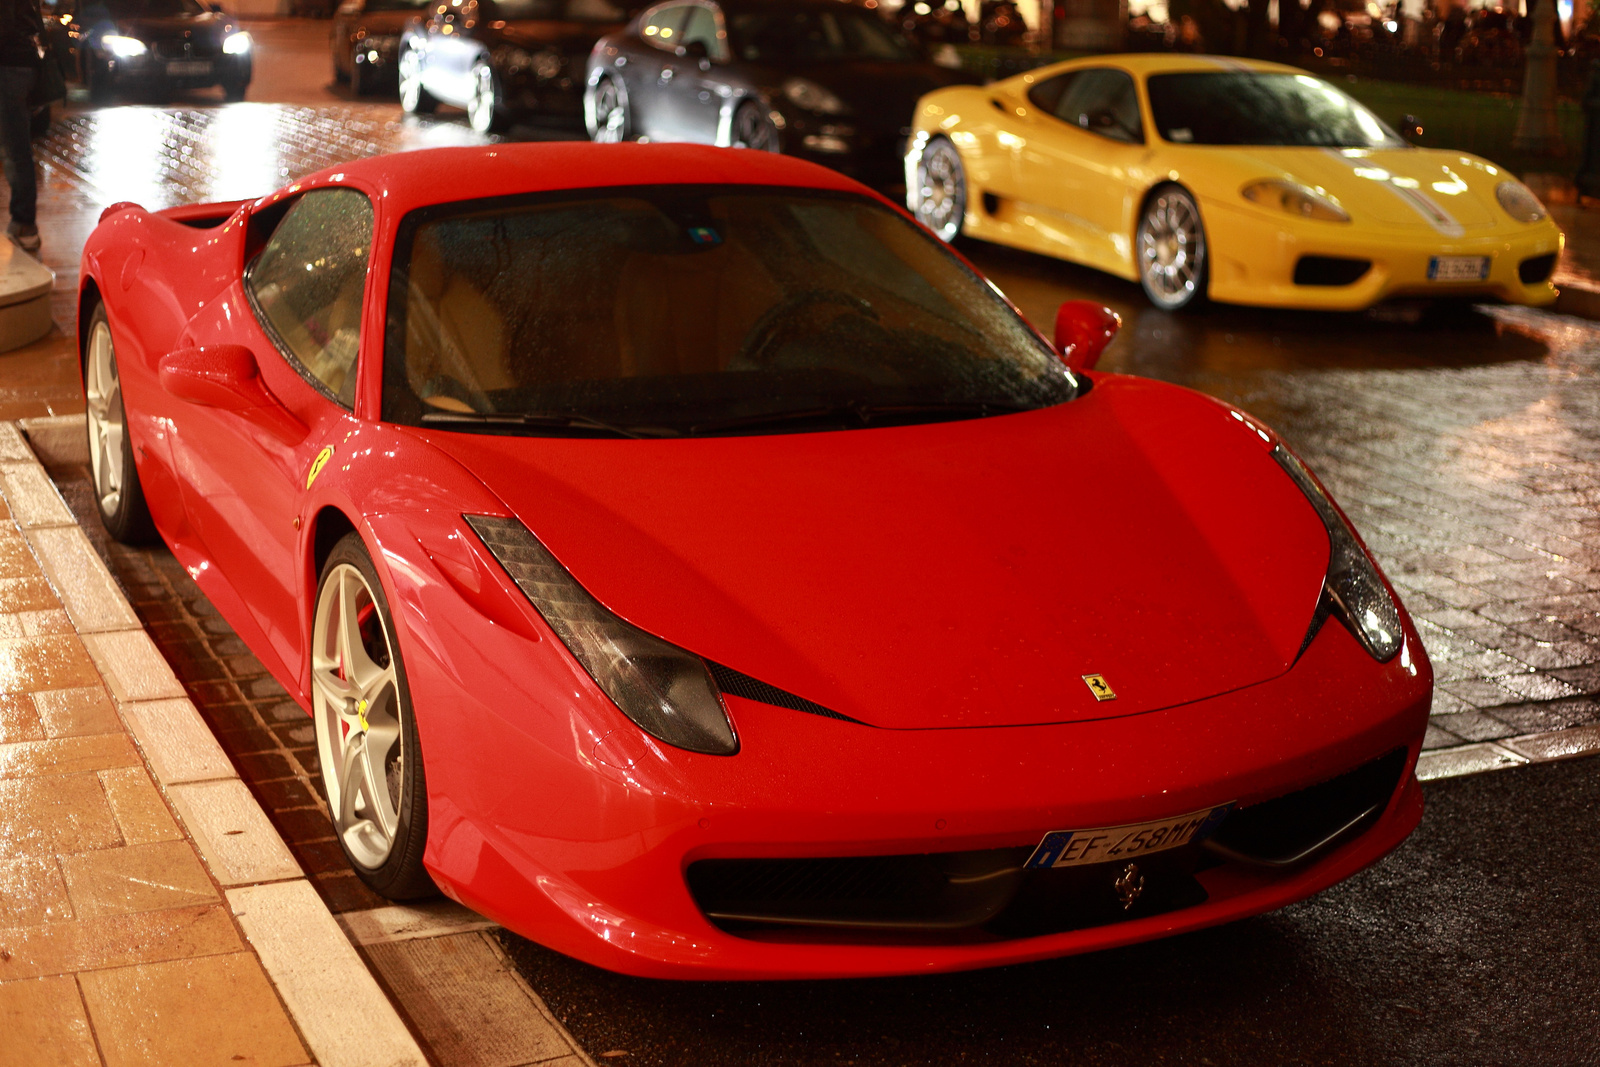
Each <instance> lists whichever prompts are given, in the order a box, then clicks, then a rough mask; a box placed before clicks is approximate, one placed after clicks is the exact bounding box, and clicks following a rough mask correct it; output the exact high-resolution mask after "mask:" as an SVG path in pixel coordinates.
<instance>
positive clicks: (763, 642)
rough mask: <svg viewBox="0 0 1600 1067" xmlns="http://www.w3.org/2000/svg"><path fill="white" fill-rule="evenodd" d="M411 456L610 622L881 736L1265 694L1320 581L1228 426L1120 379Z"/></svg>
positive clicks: (1306, 525)
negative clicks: (473, 498) (1257, 688)
mask: <svg viewBox="0 0 1600 1067" xmlns="http://www.w3.org/2000/svg"><path fill="white" fill-rule="evenodd" d="M423 436H425V437H426V438H427V439H429V440H430V441H432V442H433V443H434V444H435V445H437V446H438V447H440V448H442V449H444V450H445V451H447V452H449V453H450V454H451V455H453V456H455V457H456V458H457V459H459V460H460V461H462V462H463V463H464V464H465V465H466V466H467V467H468V468H469V469H471V470H472V471H474V472H476V473H477V475H478V476H479V477H481V478H482V479H483V480H484V482H485V483H486V484H487V485H488V486H489V487H490V488H491V489H492V490H494V491H495V492H496V493H497V494H498V495H499V496H500V498H501V499H502V500H504V501H505V503H506V504H507V506H509V507H510V508H511V510H512V511H514V512H515V513H516V514H517V515H518V516H519V517H520V518H521V519H522V520H523V521H524V522H525V523H526V524H527V525H528V527H529V528H530V529H531V530H533V532H534V533H535V534H537V535H538V536H539V538H540V539H541V540H542V541H543V542H544V543H545V545H546V546H548V547H549V548H550V550H551V551H552V552H553V553H554V554H555V555H556V557H557V558H559V559H560V560H561V561H562V562H563V563H564V564H566V566H567V567H568V568H569V569H570V570H571V572H572V573H573V575H574V576H575V577H576V578H577V579H578V581H580V582H582V583H583V585H584V586H585V587H586V588H588V589H589V590H590V592H592V593H593V594H594V595H595V596H597V597H598V598H599V599H600V600H601V601H603V602H604V603H605V604H606V605H607V606H608V607H610V608H611V609H612V610H613V611H615V612H616V613H617V614H619V615H621V616H623V617H624V618H627V619H629V620H630V621H632V622H633V623H635V624H636V625H638V626H641V627H643V628H644V629H646V630H649V631H651V632H653V633H656V634H658V635H660V636H662V637H664V638H667V639H668V640H671V641H674V642H676V643H678V644H680V645H682V646H683V647H685V648H688V649H690V650H692V651H694V652H696V653H698V654H699V655H701V656H704V657H707V658H709V659H712V660H715V661H718V662H720V663H722V664H723V665H725V666H727V667H731V668H733V669H735V670H738V671H742V672H744V673H745V674H748V675H751V676H753V677H755V678H757V679H759V680H761V681H763V682H767V683H769V684H771V685H775V686H779V687H781V688H783V689H787V690H789V691H790V692H792V693H795V694H797V695H799V696H802V697H804V698H806V699H807V700H811V701H815V702H816V703H819V704H823V705H825V706H827V707H830V708H832V709H834V710H836V711H839V712H842V713H843V714H845V715H849V716H851V717H853V718H856V719H860V720H862V721H864V722H867V723H871V724H873V725H876V726H881V727H891V728H923V727H954V726H978V725H984V726H1002V725H1019V724H1025V723H1045V722H1060V721H1067V720H1075V719H1090V718H1105V717H1108V716H1112V715H1123V714H1134V713H1137V712H1142V711H1149V710H1153V709H1156V708H1161V707H1167V706H1171V705H1174V704H1180V703H1184V702H1187V701H1191V700H1196V699H1199V698H1202V697H1206V696H1211V695H1213V694H1216V693H1220V692H1225V691H1227V690H1231V689H1236V688H1239V687H1241V686H1245V685H1249V684H1252V683H1255V682H1260V681H1263V680H1265V679H1267V678H1271V677H1274V676H1276V675H1278V674H1281V673H1282V672H1283V671H1284V670H1286V669H1287V668H1288V667H1289V665H1290V664H1291V663H1292V662H1293V661H1294V658H1295V656H1296V653H1297V651H1298V649H1299V647H1300V644H1301V642H1302V640H1303V639H1304V637H1305V633H1306V629H1307V626H1308V625H1309V623H1310V621H1311V617H1312V613H1313V611H1314V608H1315V605H1316V600H1317V596H1318V593H1319V591H1320V589H1321V583H1322V578H1323V574H1324V572H1325V570H1326V567H1327V562H1328V540H1327V536H1326V534H1325V532H1324V531H1323V529H1322V526H1321V523H1320V521H1319V520H1318V518H1317V516H1316V514H1315V512H1314V511H1313V510H1312V508H1311V507H1310V505H1309V504H1308V503H1306V501H1305V498H1304V497H1303V496H1302V495H1301V494H1300V492H1299V490H1298V489H1297V488H1296V487H1295V486H1294V484H1293V483H1292V482H1291V481H1290V480H1289V479H1288V477H1286V476H1285V475H1284V474H1283V472H1282V471H1281V469H1280V468H1279V467H1278V465H1277V464H1276V463H1275V462H1273V461H1272V459H1271V458H1270V456H1269V455H1268V452H1267V449H1266V446H1264V445H1263V443H1262V440H1261V439H1260V438H1259V437H1258V436H1257V435H1256V434H1255V433H1254V432H1253V431H1251V430H1250V429H1248V428H1247V427H1246V426H1245V425H1244V424H1243V423H1241V422H1239V421H1238V420H1236V419H1234V418H1232V417H1231V416H1230V415H1229V413H1228V412H1227V411H1226V410H1225V409H1223V408H1222V407H1221V406H1219V405H1217V404H1214V403H1212V402H1210V401H1207V400H1205V399H1203V398H1200V397H1198V396H1196V395H1194V394H1189V393H1186V392H1185V391H1183V390H1179V389H1175V388H1173V387H1170V386H1164V385H1160V384H1157V383H1153V382H1146V381H1141V380H1138V379H1128V378H1116V377H1108V378H1104V379H1101V380H1100V381H1099V383H1098V384H1097V386H1096V387H1095V388H1094V389H1093V390H1092V391H1091V392H1089V393H1088V394H1087V395H1085V396H1083V397H1080V398H1079V399H1077V400H1075V401H1072V402H1070V403H1067V404H1063V405H1060V406H1058V407H1055V408H1050V409H1046V410H1042V411H1035V412H1027V413H1023V414H1017V415H1007V416H1002V417H997V418H989V419H980V420H971V421H963V422H953V423H943V424H937V425H925V426H908V427H896V428H884V429H874V430H857V431H840V432H831V433H809V434H784V435H779V436H762V437H741V438H709V439H694V440H665V441H633V440H619V441H613V440H571V439H549V438H519V437H492V436H485V435H474V434H462V433H442V432H433V431H426V432H424V433H423ZM1085 675H1103V676H1104V678H1105V681H1106V682H1107V683H1108V684H1109V686H1110V688H1111V689H1112V690H1113V691H1114V692H1115V694H1116V699H1115V700H1111V701H1098V700H1096V699H1095V696H1094V694H1093V693H1092V692H1091V691H1090V688H1089V686H1088V684H1087V683H1086V682H1085V681H1084V676H1085Z"/></svg>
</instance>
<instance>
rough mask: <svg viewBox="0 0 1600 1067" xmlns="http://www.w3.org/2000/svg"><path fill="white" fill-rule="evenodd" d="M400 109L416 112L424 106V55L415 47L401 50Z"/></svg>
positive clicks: (399, 70)
mask: <svg viewBox="0 0 1600 1067" xmlns="http://www.w3.org/2000/svg"><path fill="white" fill-rule="evenodd" d="M398 66H399V69H398V74H399V77H400V109H401V110H402V111H405V112H407V113H408V114H413V115H414V114H416V113H417V112H418V111H419V110H421V108H422V57H421V56H419V55H417V50H416V49H415V48H403V49H401V50H400V62H399V65H398Z"/></svg>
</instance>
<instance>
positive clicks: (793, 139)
mask: <svg viewBox="0 0 1600 1067" xmlns="http://www.w3.org/2000/svg"><path fill="white" fill-rule="evenodd" d="M975 81H977V79H976V78H974V77H973V76H971V75H969V74H965V73H963V72H961V71H959V70H949V69H946V68H944V67H941V66H938V65H936V64H934V63H932V62H931V61H929V59H928V58H927V56H926V54H924V53H923V51H922V50H921V48H919V47H918V46H917V45H915V44H913V43H912V42H911V41H910V40H909V39H907V38H906V37H905V36H903V35H902V34H901V33H900V32H899V31H898V30H897V29H895V28H894V27H893V26H890V25H889V24H888V23H886V22H884V21H883V20H882V19H880V18H879V17H878V16H877V15H875V14H874V13H873V12H871V11H869V10H867V9H866V8H863V7H853V6H851V5H848V4H841V3H839V2H838V0H668V2H667V3H663V4H658V5H656V6H655V7H652V8H650V9H648V10H646V11H644V12H643V13H641V14H640V15H639V16H638V17H637V18H635V19H634V20H633V21H632V22H631V23H630V24H629V25H628V26H627V27H626V28H625V29H623V30H622V31H621V32H620V33H615V34H612V35H611V36H608V37H604V38H601V40H600V41H599V43H598V44H596V45H595V47H594V51H593V52H591V53H590V55H589V69H588V77H587V79H586V89H585V93H584V113H585V120H586V122H587V123H588V127H589V136H590V137H592V138H593V139H594V140H596V141H620V140H627V139H633V138H637V139H639V140H651V141H694V142H699V143H702V144H716V145H729V146H742V147H745V148H755V149H762V150H765V151H769V152H784V153H787V154H789V155H796V156H803V157H806V158H808V159H811V160H813V161H815V162H817V163H821V164H823V165H825V166H829V167H832V168H834V169H835V170H840V171H843V172H845V173H847V174H850V175H852V176H853V177H856V178H858V179H860V180H862V181H865V182H867V183H869V184H875V185H893V184H895V183H896V182H897V181H901V180H903V175H902V171H901V166H902V164H901V159H902V157H903V156H904V150H905V139H906V136H907V134H908V133H909V131H910V126H911V115H912V109H913V108H914V107H915V105H916V102H917V98H918V97H920V96H922V95H923V94H924V93H926V92H929V91H930V90H933V89H938V88H942V87H944V86H947V85H955V84H965V83H971V82H975Z"/></svg>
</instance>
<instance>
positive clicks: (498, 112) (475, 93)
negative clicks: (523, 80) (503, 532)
mask: <svg viewBox="0 0 1600 1067" xmlns="http://www.w3.org/2000/svg"><path fill="white" fill-rule="evenodd" d="M471 78H472V98H471V99H470V100H468V101H467V125H468V126H470V127H472V130H473V132H474V133H484V134H488V133H504V132H505V130H506V127H507V126H508V125H510V121H509V117H508V116H507V114H506V109H505V106H504V103H503V102H502V100H501V98H500V79H499V78H497V77H495V73H494V68H493V67H491V66H490V65H489V64H488V63H486V62H483V61H481V60H480V61H479V62H477V63H474V64H473V66H472V74H471Z"/></svg>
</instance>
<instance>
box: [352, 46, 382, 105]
mask: <svg viewBox="0 0 1600 1067" xmlns="http://www.w3.org/2000/svg"><path fill="white" fill-rule="evenodd" d="M359 51H361V46H360V45H359V44H358V45H356V46H355V48H353V49H351V50H350V91H351V92H352V93H353V94H355V95H356V96H366V95H367V94H368V93H371V92H372V91H373V90H374V89H376V88H377V84H376V80H375V79H374V78H373V76H372V67H371V66H370V65H368V64H366V63H361V62H358V61H357V59H356V53H357V52H359Z"/></svg>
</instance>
